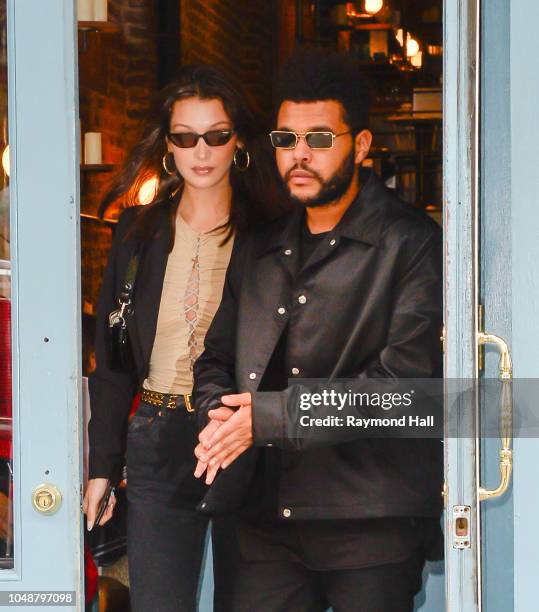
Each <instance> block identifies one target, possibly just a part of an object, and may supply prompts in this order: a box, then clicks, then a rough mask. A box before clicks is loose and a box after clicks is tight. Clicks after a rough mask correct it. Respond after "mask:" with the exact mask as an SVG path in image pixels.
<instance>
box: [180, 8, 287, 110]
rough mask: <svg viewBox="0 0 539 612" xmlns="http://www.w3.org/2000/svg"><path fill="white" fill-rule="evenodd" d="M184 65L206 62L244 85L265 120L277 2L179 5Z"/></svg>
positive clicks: (272, 63) (269, 92) (270, 90)
mask: <svg viewBox="0 0 539 612" xmlns="http://www.w3.org/2000/svg"><path fill="white" fill-rule="evenodd" d="M180 6H181V13H180V23H181V25H180V32H181V37H180V40H181V55H182V61H183V62H184V63H197V62H209V63H213V64H215V65H217V66H220V67H221V68H222V69H223V70H224V71H225V72H227V73H228V74H230V75H231V76H232V77H233V78H235V79H236V80H238V81H239V82H241V83H243V86H244V88H245V90H246V93H247V95H248V96H249V97H250V98H251V101H252V104H253V107H254V108H255V110H256V111H258V112H259V113H261V114H262V115H263V116H264V117H269V115H270V113H271V102H272V81H273V72H274V65H275V62H274V59H275V57H276V55H277V49H276V45H275V40H274V39H275V27H274V24H275V23H276V19H277V13H276V6H277V2H276V1H275V0H182V2H181V5H180Z"/></svg>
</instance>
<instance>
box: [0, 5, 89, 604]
mask: <svg viewBox="0 0 539 612" xmlns="http://www.w3.org/2000/svg"><path fill="white" fill-rule="evenodd" d="M7 8H8V12H7V15H8V64H9V66H8V81H9V82H8V107H9V142H10V150H11V177H10V212H11V215H10V216H11V257H12V313H13V314H12V329H13V331H12V347H13V417H14V427H13V467H14V548H15V550H14V553H15V567H14V569H13V570H3V571H0V583H1V584H0V590H1V591H6V590H17V591H20V590H30V591H36V590H44V591H50V590H62V591H76V592H77V593H78V596H79V597H78V602H77V606H76V609H77V610H83V609H84V601H82V602H81V596H82V593H83V565H82V554H81V553H82V521H81V513H80V504H81V486H80V483H81V466H82V461H81V459H82V458H81V444H80V437H81V436H80V423H81V409H80V407H81V366H80V354H81V353H80V290H79V287H80V255H79V253H80V244H79V195H78V194H79V186H78V151H77V147H78V144H77V141H78V129H77V117H78V100H77V86H76V83H77V64H76V57H77V55H76V48H77V47H76V21H75V12H74V10H75V3H74V2H73V1H70V0H49V1H47V2H36V1H35V0H8V2H7ZM43 483H50V484H53V485H55V486H56V487H57V488H58V489H59V490H60V492H61V494H62V498H63V501H62V503H61V505H60V507H59V510H58V511H57V513H56V514H53V515H45V514H41V513H39V512H37V511H36V510H35V509H34V508H33V506H32V493H33V491H34V489H35V488H36V487H37V486H38V485H40V484H43ZM20 609H26V607H21V608H20ZM28 609H35V607H28ZM72 609H73V608H72Z"/></svg>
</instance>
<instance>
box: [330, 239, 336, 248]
mask: <svg viewBox="0 0 539 612" xmlns="http://www.w3.org/2000/svg"><path fill="white" fill-rule="evenodd" d="M336 242H337V241H336V240H335V238H332V239H331V240H330V241H329V244H331V246H333V245H334V244H335V243H336Z"/></svg>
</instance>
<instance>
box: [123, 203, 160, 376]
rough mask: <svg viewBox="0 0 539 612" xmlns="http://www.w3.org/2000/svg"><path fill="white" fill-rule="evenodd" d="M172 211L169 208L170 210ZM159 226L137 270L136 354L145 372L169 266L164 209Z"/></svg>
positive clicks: (135, 309)
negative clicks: (166, 271)
mask: <svg viewBox="0 0 539 612" xmlns="http://www.w3.org/2000/svg"><path fill="white" fill-rule="evenodd" d="M166 212H167V213H168V210H167V211H166ZM163 213H164V214H162V215H161V216H160V218H159V221H158V223H157V226H156V232H155V235H154V238H153V239H152V240H151V241H150V242H149V243H148V244H147V245H146V246H145V247H144V248H143V251H142V255H141V261H140V264H139V270H138V274H137V280H136V287H135V296H134V300H133V301H134V311H133V317H132V326H131V327H132V329H133V331H134V334H133V335H134V343H135V344H136V345H138V347H137V348H138V350H137V348H135V346H134V347H133V351H134V354H135V357H139V360H138V361H139V363H138V365H139V368H140V374H141V376H143V377H145V376H146V375H147V370H148V364H149V362H150V356H151V351H152V347H153V342H154V339H155V332H156V329H157V317H158V314H159V305H160V303H161V294H162V291H163V282H164V278H165V270H166V267H167V261H168V247H169V241H170V227H169V223H168V214H165V211H163Z"/></svg>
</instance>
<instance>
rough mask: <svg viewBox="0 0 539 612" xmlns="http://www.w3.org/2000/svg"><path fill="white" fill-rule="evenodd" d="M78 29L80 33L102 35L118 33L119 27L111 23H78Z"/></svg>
mask: <svg viewBox="0 0 539 612" xmlns="http://www.w3.org/2000/svg"><path fill="white" fill-rule="evenodd" d="M78 28H79V30H81V31H82V32H101V33H103V34H117V33H118V32H120V26H119V25H118V24H117V23H114V22H112V21H79V22H78Z"/></svg>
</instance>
